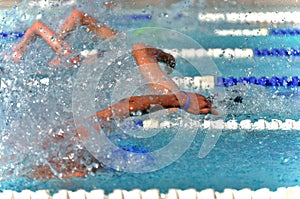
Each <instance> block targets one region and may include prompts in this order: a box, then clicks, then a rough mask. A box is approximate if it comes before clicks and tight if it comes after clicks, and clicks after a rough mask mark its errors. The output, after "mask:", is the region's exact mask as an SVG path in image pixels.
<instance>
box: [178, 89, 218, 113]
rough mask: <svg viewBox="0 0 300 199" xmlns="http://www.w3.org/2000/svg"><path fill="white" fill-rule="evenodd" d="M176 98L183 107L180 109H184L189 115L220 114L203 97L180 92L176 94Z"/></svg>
mask: <svg viewBox="0 0 300 199" xmlns="http://www.w3.org/2000/svg"><path fill="white" fill-rule="evenodd" d="M176 96H177V98H178V100H179V103H180V105H181V106H180V107H181V108H183V107H184V110H185V111H186V112H188V113H192V114H195V115H198V114H209V113H211V114H213V115H218V114H219V113H218V112H217V111H216V110H214V109H213V108H212V104H211V102H210V101H209V100H208V99H207V98H206V97H204V96H203V95H200V94H198V93H191V92H179V93H177V94H176ZM188 98H190V99H188ZM187 103H188V104H187ZM185 106H186V107H185Z"/></svg>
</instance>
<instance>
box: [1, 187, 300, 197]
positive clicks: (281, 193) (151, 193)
mask: <svg viewBox="0 0 300 199" xmlns="http://www.w3.org/2000/svg"><path fill="white" fill-rule="evenodd" d="M0 198H1V199H264V198H266V199H299V198H300V187H299V186H295V187H287V188H285V187H280V188H278V189H277V190H276V191H270V190H269V189H267V188H261V189H258V190H255V191H253V190H251V189H248V188H245V189H241V190H235V189H225V190H224V191H223V192H217V191H215V190H213V189H205V190H202V191H197V190H195V189H187V190H179V189H170V190H169V191H168V192H167V193H160V191H159V190H157V189H150V190H146V191H142V190H139V189H134V190H132V191H126V190H121V189H117V190H114V191H113V192H112V193H109V194H108V195H105V194H104V191H103V190H92V191H91V192H87V191H85V190H78V191H75V192H72V191H68V190H60V191H58V192H57V193H54V194H53V195H51V194H50V192H49V191H47V190H39V191H36V192H33V191H30V190H23V191H22V192H19V193H18V192H15V191H10V190H5V191H3V192H0Z"/></svg>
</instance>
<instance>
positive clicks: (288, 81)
mask: <svg viewBox="0 0 300 199" xmlns="http://www.w3.org/2000/svg"><path fill="white" fill-rule="evenodd" d="M238 83H248V84H256V85H260V86H273V87H277V86H292V87H297V86H300V81H299V77H297V76H293V77H287V76H284V77H275V76H274V77H271V78H267V77H265V76H263V77H259V78H257V77H239V78H234V77H228V78H224V77H218V78H217V83H216V86H225V87H230V86H234V85H236V84H238Z"/></svg>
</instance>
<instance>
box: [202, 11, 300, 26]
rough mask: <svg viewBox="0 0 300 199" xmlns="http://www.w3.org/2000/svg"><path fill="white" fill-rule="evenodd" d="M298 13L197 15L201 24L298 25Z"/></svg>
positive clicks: (299, 19) (299, 21) (299, 13)
mask: <svg viewBox="0 0 300 199" xmlns="http://www.w3.org/2000/svg"><path fill="white" fill-rule="evenodd" d="M299 16H300V12H296V11H295V12H239V13H238V12H229V13H199V14H198V20H199V21H201V22H224V21H226V22H229V23H252V24H253V23H268V24H285V23H293V24H295V23H296V24H297V23H300V17H299Z"/></svg>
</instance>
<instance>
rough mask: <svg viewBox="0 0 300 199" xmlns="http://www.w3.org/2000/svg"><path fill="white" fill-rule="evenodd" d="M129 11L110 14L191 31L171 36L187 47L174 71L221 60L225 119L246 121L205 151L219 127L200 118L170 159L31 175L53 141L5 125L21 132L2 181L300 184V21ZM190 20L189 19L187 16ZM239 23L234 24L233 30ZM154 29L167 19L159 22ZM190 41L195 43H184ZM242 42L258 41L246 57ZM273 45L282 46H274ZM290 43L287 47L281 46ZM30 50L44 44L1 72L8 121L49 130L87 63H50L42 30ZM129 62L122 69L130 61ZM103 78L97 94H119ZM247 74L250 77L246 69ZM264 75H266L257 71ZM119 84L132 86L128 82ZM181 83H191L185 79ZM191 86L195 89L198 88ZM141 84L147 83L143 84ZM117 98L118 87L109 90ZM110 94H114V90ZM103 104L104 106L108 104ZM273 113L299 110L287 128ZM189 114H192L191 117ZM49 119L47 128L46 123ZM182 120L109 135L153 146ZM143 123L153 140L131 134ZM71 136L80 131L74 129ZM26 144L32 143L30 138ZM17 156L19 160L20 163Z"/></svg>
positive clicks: (68, 107)
mask: <svg viewBox="0 0 300 199" xmlns="http://www.w3.org/2000/svg"><path fill="white" fill-rule="evenodd" d="M133 12H136V11H133ZM168 12H169V13H170V14H169V13H168ZM125 14H126V13H125ZM127 14H128V15H126V16H127V18H126V17H125V18H123V17H121V16H120V15H117V16H115V17H116V18H117V19H118V20H112V21H111V22H110V23H111V24H112V25H113V26H115V27H118V29H120V30H122V31H126V29H127V28H128V29H129V28H140V27H143V26H144V24H146V25H148V26H162V27H165V28H169V29H163V31H162V33H174V31H172V30H170V29H174V27H176V30H177V31H178V32H182V33H184V35H182V34H179V33H174V34H173V38H172V37H171V38H170V39H171V40H172V39H173V40H175V42H174V43H173V44H170V49H169V50H172V48H173V45H174V46H175V47H176V48H179V51H180V53H181V54H179V55H180V56H178V58H177V61H178V68H177V69H176V73H175V74H173V77H175V76H176V75H181V77H186V76H191V77H195V76H200V75H203V74H201V72H203V71H197V70H196V71H195V70H192V69H195V68H196V69H197V66H195V65H197V64H194V63H197V61H199V60H200V61H201V60H202V59H203V60H208V61H207V62H208V63H209V64H210V66H213V65H214V66H216V69H217V70H218V71H215V72H218V74H214V75H215V76H217V75H218V76H221V77H223V78H225V79H226V80H225V79H224V81H225V84H226V85H227V86H228V87H226V88H224V87H221V88H222V91H223V92H225V93H226V96H225V100H221V102H219V103H220V104H221V105H222V106H223V107H224V108H225V114H224V115H223V116H222V117H221V118H217V119H221V120H222V121H225V122H228V121H232V120H234V121H237V122H238V124H239V128H231V129H228V128H227V129H226V128H225V127H224V130H222V129H221V130H218V132H219V131H221V133H222V134H221V136H220V137H219V138H218V142H217V144H216V145H215V146H214V147H213V148H212V150H211V151H210V153H209V154H208V155H207V156H205V157H204V158H199V157H198V156H199V149H200V148H201V146H202V143H203V141H204V139H205V135H211V134H210V133H211V132H213V131H211V130H209V129H206V127H204V128H199V129H197V128H196V127H194V128H193V127H192V128H187V127H186V129H185V130H184V132H183V133H186V134H189V133H190V134H192V133H191V132H193V133H194V131H195V129H196V131H195V132H196V133H195V134H194V135H195V137H194V139H192V141H191V145H190V147H189V148H188V149H187V150H186V151H185V153H184V154H183V155H182V156H180V158H178V159H176V160H174V162H173V163H172V164H170V165H168V166H166V167H164V168H162V169H159V170H155V171H153V172H147V173H145V172H142V173H131V172H122V171H116V169H115V168H107V169H106V170H105V171H103V172H98V173H96V174H95V176H91V175H89V176H87V177H86V178H72V179H69V180H47V181H43V182H41V181H37V180H34V181H33V180H29V179H27V178H25V177H24V174H26V172H27V171H28V169H30V168H28V165H29V162H34V163H39V161H43V160H39V158H40V157H41V156H44V155H45V154H47V153H46V152H44V151H42V152H40V153H39V150H40V148H39V147H40V146H38V145H36V144H35V143H33V140H35V138H36V136H35V135H33V134H32V133H28V134H26V133H25V135H22V136H21V135H20V134H17V135H11V133H7V132H5V134H4V133H3V134H2V137H4V138H5V136H13V138H14V139H15V142H13V143H10V144H7V145H5V146H3V147H6V148H4V149H5V150H6V151H3V152H5V153H6V154H10V155H12V156H11V157H13V156H15V157H14V158H15V159H11V160H10V161H9V160H7V162H3V168H4V169H2V171H3V175H2V177H3V178H4V179H3V180H2V181H1V182H0V187H1V190H7V189H9V190H16V191H21V190H24V189H30V190H32V191H35V190H40V189H48V190H50V191H52V192H56V191H57V190H59V189H68V190H73V191H75V190H77V189H84V190H87V191H91V190H94V189H103V190H105V192H106V193H110V192H112V191H113V190H115V189H125V190H132V189H136V188H138V189H142V190H147V189H152V188H157V189H159V190H160V191H161V192H164V193H166V192H168V190H169V189H171V188H177V189H189V188H195V189H197V190H203V189H206V188H213V189H215V190H217V191H223V190H224V189H225V188H233V189H242V188H245V187H247V188H250V189H259V188H262V187H268V188H269V189H271V190H276V189H277V188H278V187H287V186H296V185H299V182H298V181H299V169H298V165H299V157H298V156H299V141H298V139H299V136H298V130H299V129H298V127H297V125H296V122H297V121H299V107H300V105H299V102H298V98H299V96H298V95H299V94H298V88H297V86H298V84H297V86H296V85H294V84H293V83H292V82H293V81H292V78H291V77H297V76H298V75H297V74H298V73H299V72H298V71H299V68H298V67H297V66H298V59H299V57H298V56H299V55H298V53H297V50H299V45H298V43H297V41H298V40H299V35H298V33H297V27H296V25H294V24H293V23H287V24H278V23H277V24H261V23H249V22H248V23H245V24H244V23H241V22H239V23H233V22H224V20H223V21H222V20H221V21H213V22H211V21H203V20H202V21H200V20H201V17H199V16H198V12H197V13H193V12H192V13H187V12H186V10H184V9H183V10H179V11H178V13H177V12H176V13H171V11H165V12H164V13H160V15H158V14H157V13H150V14H151V17H148V16H150V14H149V13H142V14H143V15H138V14H141V13H137V14H136V15H135V16H132V15H131V14H132V13H130V12H128V13H127ZM215 14H216V13H215ZM187 21H188V22H190V24H188V25H187V24H186V22H187ZM177 27H178V28H177ZM233 29H234V30H235V33H232V31H231V32H230V30H233ZM253 29H260V30H261V29H266V30H267V33H268V34H262V35H251V34H250V33H248V34H250V35H246V34H247V32H246V33H245V30H253ZM3 30H5V31H13V30H9V27H5V28H4V29H3ZM141 30H143V29H138V30H134V31H133V33H137V34H136V37H137V38H140V39H145V35H147V31H146V33H144V32H141ZM154 30H161V29H160V28H158V29H155V28H154ZM215 30H223V35H222V34H220V32H221V31H215ZM224 30H227V32H228V31H229V34H228V35H224ZM238 30H243V31H244V32H243V31H240V33H239V35H234V34H237V33H236V32H237V31H238ZM279 30H281V31H279ZM287 30H289V31H287ZM18 31H21V30H18ZM81 31H82V30H78V35H79V36H78V35H75V36H72V37H71V39H70V40H72V39H73V40H75V39H78V38H79V37H80V36H82V35H83V34H82V32H81ZM136 31H137V32H136ZM214 31H215V32H214ZM284 31H285V32H284ZM225 32H226V31H225ZM131 33H132V32H131ZM162 33H161V32H159V31H158V32H157V31H156V32H154V33H153V32H151V34H154V35H155V36H156V37H158V36H160V35H161V34H162ZM128 34H129V33H128ZM143 34H144V35H143ZM255 34H256V33H255ZM133 35H134V34H133ZM170 35H172V34H170ZM174 35H175V36H174ZM185 35H187V36H185ZM233 35H234V36H233ZM148 36H149V35H148ZM6 38H7V37H5V38H3V40H2V45H4V46H3V48H6V47H7V46H9V45H10V44H11V43H13V42H15V40H11V41H7V39H6ZM129 38H131V37H129ZM182 38H185V39H186V40H185V42H187V43H188V42H189V41H190V40H192V39H187V38H193V39H194V40H195V41H197V42H198V43H199V44H200V45H199V46H198V47H199V48H198V49H197V46H187V47H185V46H184V44H183V43H184V42H181V43H180V39H182ZM88 39H93V38H89V36H86V38H85V41H89V40H88ZM146 39H148V38H146ZM156 39H157V38H156ZM130 42H135V41H130ZM149 42H151V40H149ZM155 42H156V41H155ZM176 42H177V43H176ZM116 43H117V42H116ZM73 44H74V43H73ZM84 44H85V45H86V46H88V45H90V46H88V47H91V48H92V47H94V46H97V45H98V44H95V43H94V42H93V43H89V42H86V43H84ZM6 45H7V46H6ZM74 45H76V43H75V44H74ZM77 45H78V44H77ZM160 45H162V47H166V48H167V47H169V46H168V44H167V43H164V42H162V43H161V44H160ZM181 45H182V46H181ZM99 46H100V45H99ZM78 47H80V48H83V45H81V44H80V45H78ZM202 47H203V48H202ZM35 48H37V49H39V52H38V53H37V51H35V50H34V49H35ZM180 49H181V50H180ZM182 49H185V50H186V51H185V52H183V51H182ZM199 49H200V50H203V49H205V51H206V52H205V53H204V54H201V52H198V51H197V50H199ZM220 49H224V50H225V49H226V50H227V52H229V53H227V52H226V53H224V50H221V51H220ZM235 49H250V50H252V51H251V52H249V51H245V52H247V53H246V55H245V57H242V58H239V57H238V55H241V56H242V55H243V53H241V52H240V51H237V50H235ZM272 49H277V50H273V51H272ZM282 49H283V51H280V50H282ZM291 49H293V50H291ZM187 51H188V52H187ZM31 53H36V54H37V55H38V56H36V57H34V56H29V58H28V59H26V60H24V61H23V62H21V63H20V64H18V67H19V70H14V69H12V67H15V66H13V65H9V64H8V65H4V66H3V68H4V70H3V72H2V73H3V74H2V75H3V76H2V78H1V79H2V81H3V83H2V84H1V89H2V90H1V92H2V101H3V103H2V106H3V108H2V109H3V113H2V118H3V120H2V121H3V122H2V126H3V127H5V125H10V128H11V129H12V130H13V131H12V132H14V133H16V132H35V131H36V130H35V129H37V128H40V129H41V130H40V132H46V131H48V129H49V128H51V127H53V126H55V125H59V124H60V123H61V122H62V121H64V120H67V119H70V118H71V117H72V110H73V109H72V103H73V102H72V95H74V93H73V89H74V82H76V77H77V78H78V76H75V72H82V70H80V69H78V70H76V71H72V70H67V71H66V70H65V68H63V67H61V68H58V69H50V68H49V67H48V66H47V65H46V63H45V58H46V59H50V58H51V57H52V54H50V53H49V49H48V48H47V47H45V45H43V43H42V41H40V40H37V42H36V43H35V44H33V45H32V52H31ZM220 54H221V55H222V56H220ZM227 54H228V56H227ZM225 55H226V56H225ZM124 57H125V58H126V57H128V55H127V54H126V53H124V55H123V57H121V58H120V60H121V61H122V60H123V59H124ZM120 60H117V61H115V63H116V64H115V65H118V61H120ZM129 60H130V59H129ZM104 63H105V62H104ZM121 66H122V67H123V68H126V69H128V68H129V69H130V64H128V62H125V63H124V64H121ZM37 68H39V71H38V72H36V69H37ZM119 68H120V67H118V66H115V67H114V68H112V69H107V70H106V71H105V72H104V74H106V75H107V76H108V77H109V75H112V74H113V72H115V73H117V75H118V73H121V72H120V69H119ZM123 68H122V70H121V71H124V69H123ZM190 68H192V69H190ZM125 71H129V70H125ZM125 74H126V73H125ZM127 74H128V73H127ZM211 75H212V74H211ZM231 76H232V77H234V78H236V79H238V78H239V77H245V78H250V77H255V78H256V79H258V78H261V77H263V76H265V77H267V78H268V79H271V78H272V77H278V79H276V78H275V80H274V81H275V83H274V82H273V80H272V81H271V80H270V81H268V85H269V86H262V85H257V84H255V83H252V84H247V83H246V84H245V83H239V84H237V85H233V84H234V82H236V81H237V80H234V79H229V77H231ZM285 76H286V77H288V78H287V80H286V84H284V83H283V84H284V85H283V86H280V83H278V82H279V79H280V78H281V79H282V78H283V77H285ZM126 77H128V76H125V78H126ZM119 79H122V77H121V76H120V77H119ZM101 80H102V81H104V82H105V81H108V83H107V84H105V85H107V87H108V88H100V89H99V90H97V91H96V93H97V92H98V93H97V94H99V95H100V96H101V95H106V94H108V95H112V94H111V93H112V92H111V91H112V89H115V88H116V87H117V86H116V85H118V84H117V83H116V82H113V85H114V86H113V88H110V87H109V83H110V82H109V78H107V79H101ZM77 81H78V79H77ZM245 81H248V80H245V79H244V82H245ZM250 81H251V80H249V82H250ZM255 82H258V81H257V80H255ZM272 82H273V83H272ZM297 83H298V81H297ZM266 84H267V83H266ZM288 84H289V85H288ZM28 88H30V89H28ZM118 88H123V87H120V86H119V87H118ZM182 88H184V84H183V85H182ZM101 89H102V90H101ZM103 89H104V91H105V89H106V92H104V94H103V92H102V91H103ZM189 89H190V90H196V89H195V88H189ZM114 92H115V91H114ZM135 92H137V93H138V92H139V91H135ZM21 96H22V97H21ZM239 96H242V101H241V102H239V100H237V101H234V99H236V97H239ZM110 98H113V97H112V96H110ZM103 99H106V98H103ZM107 100H108V101H109V99H107ZM54 102H56V103H54ZM107 103H109V102H106V101H105V102H103V105H101V106H104V105H106V104H107ZM101 106H100V107H97V108H101ZM45 107H47V108H48V109H49V111H48V112H47V115H46V116H47V118H46V119H45V118H44V117H43V114H42V113H40V112H41V110H44V108H45ZM28 110H30V111H28ZM24 113H26V114H24ZM181 114H182V113H179V114H178V115H175V116H174V117H182V118H184V119H186V117H187V116H186V115H183V116H182V115H181ZM51 118H54V119H51ZM17 119H19V120H17ZM140 119H144V118H139V117H138V118H136V119H135V122H136V121H137V120H140ZM146 119H149V118H146ZM150 119H155V120H159V122H163V121H164V120H170V121H172V122H175V123H176V122H178V121H177V120H176V118H172V116H167V117H165V118H164V117H162V116H161V115H158V116H156V115H153V116H152V118H150ZM192 119H194V120H198V121H203V120H216V118H214V117H210V116H209V117H192ZM260 119H263V120H264V121H263V123H264V124H263V125H262V126H263V127H261V126H259V125H258V126H259V127H261V128H252V127H253V124H254V123H255V122H257V121H259V120H260ZM272 119H277V120H280V121H282V122H284V121H285V120H286V119H292V120H293V121H295V122H294V123H293V125H292V126H290V128H285V129H284V128H281V127H283V125H281V124H280V125H279V124H278V126H277V127H274V128H272V127H269V128H267V124H266V122H271V120H272ZM245 120H250V121H251V122H252V123H253V124H251V127H250V128H248V129H247V128H241V125H240V124H241V122H242V121H245ZM16 121H17V122H16ZM50 121H52V123H51V122H50ZM183 121H184V122H185V121H186V120H183ZM49 122H50V123H49ZM20 124H21V126H20ZM120 124H121V123H120ZM37 125H38V126H37ZM116 125H118V123H117V124H116ZM44 127H45V129H46V130H45V129H43V128H44ZM47 127H48V129H47ZM159 127H160V126H159ZM202 127H203V125H202ZM211 127H212V126H209V127H207V128H211ZM227 127H228V125H227ZM172 129H173V130H172ZM178 129H181V128H180V127H179V128H177V127H173V128H163V129H160V130H158V131H157V130H153V129H150V130H149V129H148V130H145V131H143V129H142V130H141V129H138V130H131V129H129V130H127V131H126V130H124V129H123V132H121V133H119V132H120V131H121V130H119V129H117V130H116V131H115V132H113V133H112V134H111V137H110V138H111V139H112V140H114V142H116V143H118V144H119V145H120V146H122V147H123V148H126V147H128V148H130V149H132V148H134V150H135V151H136V152H137V151H151V150H155V149H159V148H161V147H163V146H164V145H166V144H168V143H169V142H171V141H172V139H173V138H174V136H175V133H178V132H177V131H178ZM131 131H133V132H131ZM135 131H136V132H139V133H145V132H147V131H150V134H149V135H151V134H155V136H154V137H150V138H149V139H145V140H144V139H137V140H133V139H131V138H129V137H128V136H127V135H128V134H130V133H135V134H136V132H135ZM151 131H152V132H151ZM124 132H126V134H124ZM37 133H38V132H37ZM38 136H39V139H41V140H43V139H47V137H44V136H43V135H42V134H39V133H38ZM70 140H72V139H71V138H70ZM24 144H26V146H25V147H24ZM57 146H59V145H54V147H53V148H51V150H53V151H54V152H55V151H56V150H55V149H54V148H55V147H57ZM10 147H11V148H10ZM60 147H61V146H60ZM63 149H65V148H63ZM53 151H52V152H53ZM16 153H18V154H16ZM49 154H50V152H49ZM151 161H153V160H152V159H151V157H148V159H147V158H146V161H145V162H144V163H149V164H151V163H152V162H151ZM13 166H14V167H15V168H14V169H13V170H11V168H12V167H13ZM5 168H6V170H5ZM10 172H11V173H10Z"/></svg>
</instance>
